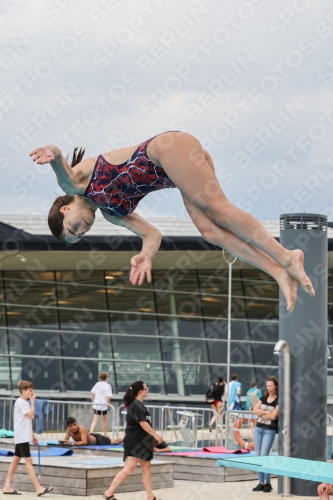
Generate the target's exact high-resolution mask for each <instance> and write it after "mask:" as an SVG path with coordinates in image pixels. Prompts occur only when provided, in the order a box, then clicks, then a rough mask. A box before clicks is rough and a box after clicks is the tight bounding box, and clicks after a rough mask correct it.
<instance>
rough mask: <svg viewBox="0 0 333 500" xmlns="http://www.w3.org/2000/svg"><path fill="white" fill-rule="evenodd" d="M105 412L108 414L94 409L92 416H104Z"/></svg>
mask: <svg viewBox="0 0 333 500" xmlns="http://www.w3.org/2000/svg"><path fill="white" fill-rule="evenodd" d="M107 412H108V411H107V410H104V411H102V410H95V409H94V415H106V414H107Z"/></svg>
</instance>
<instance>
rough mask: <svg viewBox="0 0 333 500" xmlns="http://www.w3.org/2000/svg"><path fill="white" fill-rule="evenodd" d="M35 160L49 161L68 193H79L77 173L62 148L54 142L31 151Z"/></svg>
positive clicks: (42, 162) (62, 186)
mask: <svg viewBox="0 0 333 500" xmlns="http://www.w3.org/2000/svg"><path fill="white" fill-rule="evenodd" d="M30 156H32V159H33V161H35V162H36V163H38V165H44V164H45V163H49V164H50V165H51V167H52V168H53V170H54V173H55V174H56V176H57V182H58V184H59V186H60V187H61V189H62V190H63V191H65V193H66V194H77V186H76V184H77V183H76V174H75V171H74V170H73V169H72V168H71V166H70V164H69V163H68V161H67V160H66V158H65V157H64V156H63V154H62V152H61V149H60V148H58V146H55V145H54V144H49V145H47V146H42V147H40V148H36V149H34V150H33V151H31V153H30Z"/></svg>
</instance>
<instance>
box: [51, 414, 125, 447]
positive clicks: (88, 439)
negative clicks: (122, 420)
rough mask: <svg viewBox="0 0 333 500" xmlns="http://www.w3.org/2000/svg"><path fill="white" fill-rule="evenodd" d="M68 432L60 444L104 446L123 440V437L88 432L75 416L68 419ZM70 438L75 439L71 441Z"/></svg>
mask: <svg viewBox="0 0 333 500" xmlns="http://www.w3.org/2000/svg"><path fill="white" fill-rule="evenodd" d="M66 424H67V433H66V436H65V438H64V439H63V440H62V441H59V443H60V444H69V445H76V446H87V445H97V446H103V445H108V444H119V443H121V442H122V441H123V440H122V438H116V439H110V438H108V437H107V436H102V434H95V433H91V432H90V433H88V431H87V429H86V428H85V427H84V426H83V425H79V424H78V423H77V421H76V419H75V418H74V417H68V418H67V419H66ZM70 438H72V439H73V440H74V442H73V441H70Z"/></svg>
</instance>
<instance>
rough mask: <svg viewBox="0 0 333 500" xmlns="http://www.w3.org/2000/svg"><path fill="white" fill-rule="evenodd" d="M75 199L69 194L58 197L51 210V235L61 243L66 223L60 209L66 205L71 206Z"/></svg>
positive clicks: (49, 216)
mask: <svg viewBox="0 0 333 500" xmlns="http://www.w3.org/2000/svg"><path fill="white" fill-rule="evenodd" d="M74 199H75V197H74V196H72V195H69V194H65V195H64V196H58V198H56V199H55V200H54V202H53V205H52V207H51V208H50V211H49V215H48V218H47V222H48V224H49V228H50V231H51V233H52V234H53V236H55V237H56V238H57V240H59V241H63V239H62V230H63V222H64V214H63V213H62V212H60V208H61V207H63V206H65V205H69V204H70V203H72V201H74Z"/></svg>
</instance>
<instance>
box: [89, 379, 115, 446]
mask: <svg viewBox="0 0 333 500" xmlns="http://www.w3.org/2000/svg"><path fill="white" fill-rule="evenodd" d="M99 378H100V382H97V383H96V384H95V385H94V387H93V388H92V389H91V401H92V402H93V403H94V404H93V409H94V418H93V421H92V423H91V426H90V432H94V430H95V427H96V425H97V422H98V417H99V416H100V415H102V420H103V436H107V435H108V405H109V404H110V403H111V396H112V387H111V385H110V384H109V383H108V378H109V374H108V373H105V372H103V373H101V374H100V376H99Z"/></svg>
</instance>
